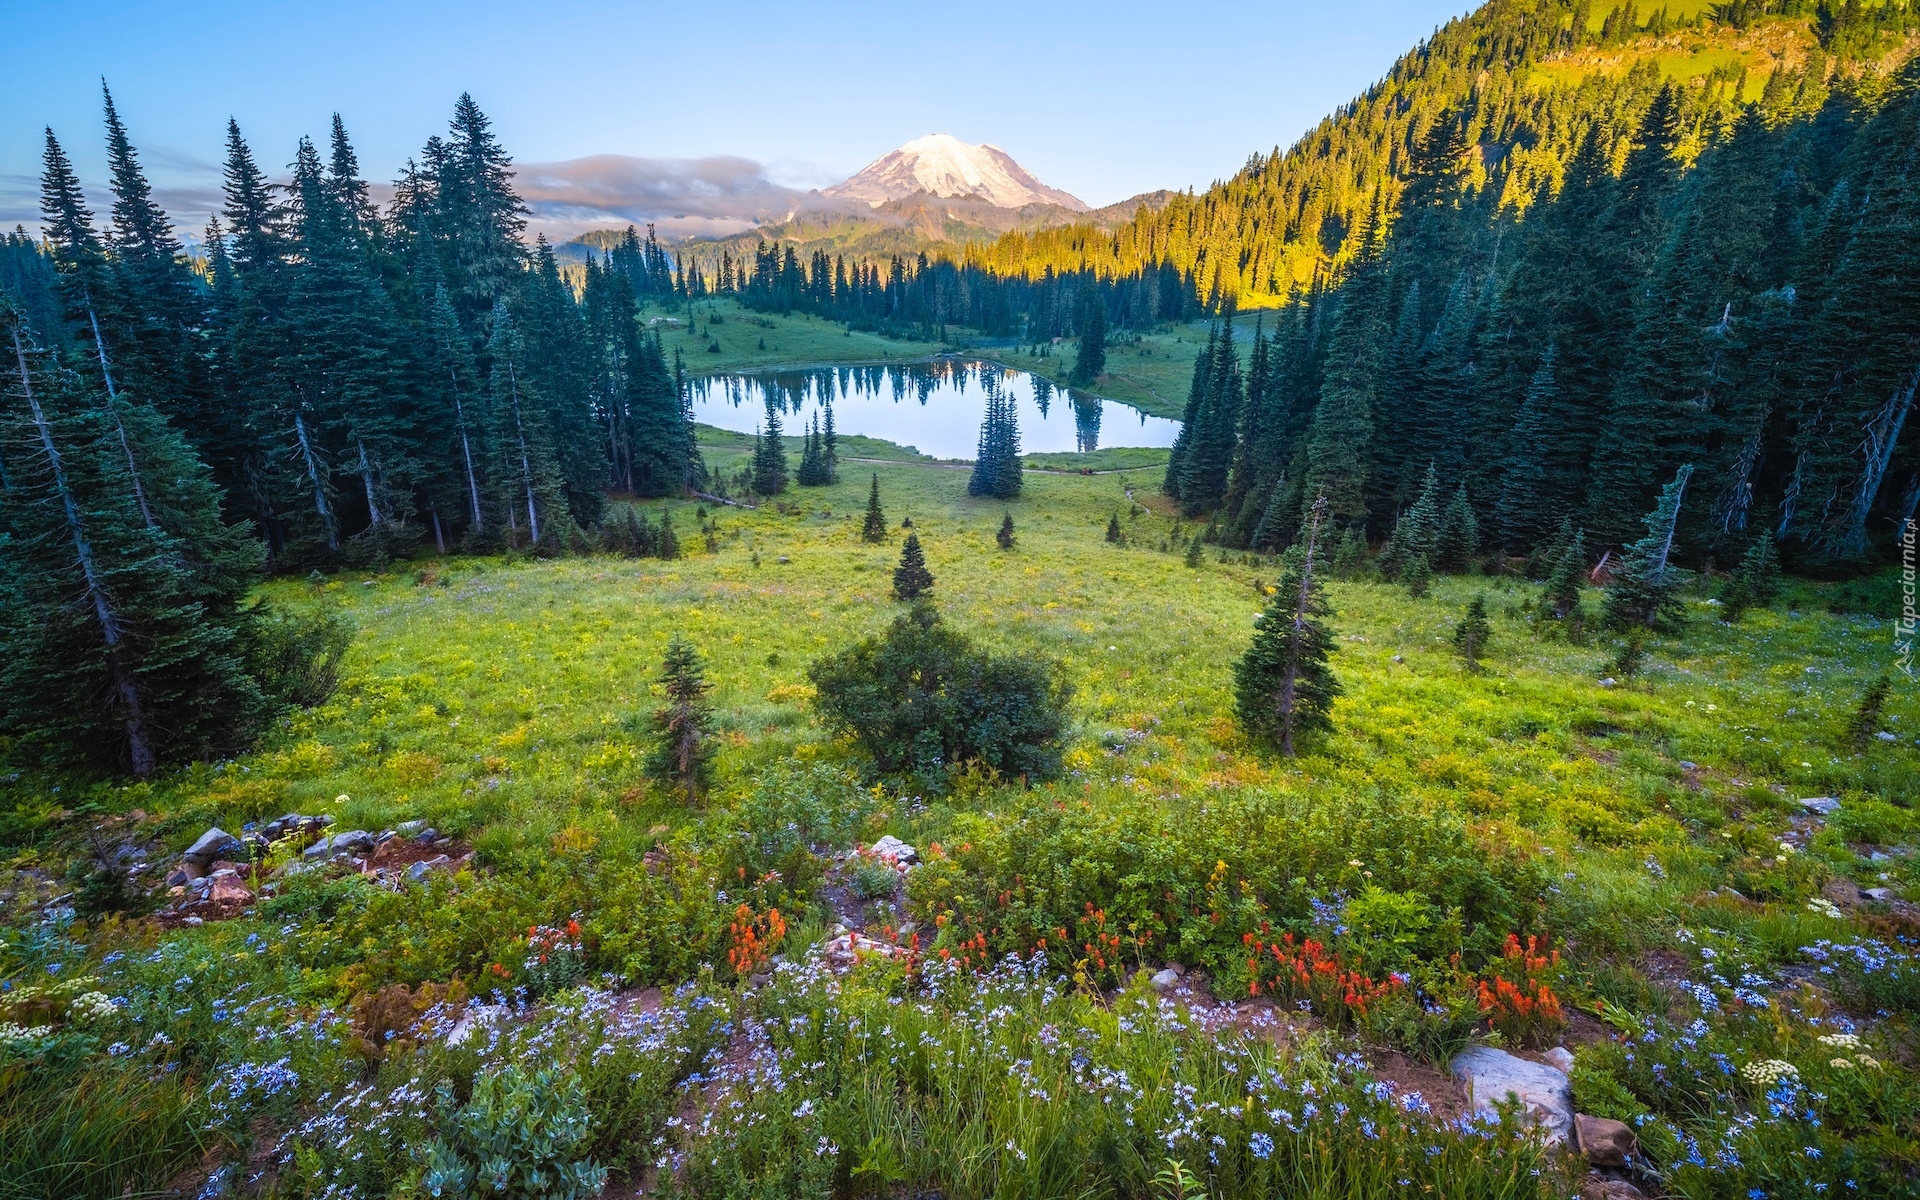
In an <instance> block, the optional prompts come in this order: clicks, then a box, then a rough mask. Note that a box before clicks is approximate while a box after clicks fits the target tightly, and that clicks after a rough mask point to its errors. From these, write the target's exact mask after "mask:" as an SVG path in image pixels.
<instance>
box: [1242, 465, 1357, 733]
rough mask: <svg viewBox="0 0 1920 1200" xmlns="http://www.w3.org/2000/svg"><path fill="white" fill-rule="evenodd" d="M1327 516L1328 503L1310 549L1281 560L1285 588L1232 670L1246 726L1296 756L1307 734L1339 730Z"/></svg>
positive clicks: (1317, 516) (1310, 533)
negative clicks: (1326, 586)
mask: <svg viewBox="0 0 1920 1200" xmlns="http://www.w3.org/2000/svg"><path fill="white" fill-rule="evenodd" d="M1326 510H1327V501H1326V499H1325V498H1324V497H1322V498H1321V499H1318V500H1316V501H1315V502H1314V505H1313V507H1312V509H1310V510H1309V514H1308V522H1307V529H1306V535H1307V536H1306V541H1305V544H1304V545H1302V546H1296V547H1295V548H1294V549H1293V550H1291V551H1289V552H1288V554H1287V556H1286V557H1285V558H1284V559H1283V560H1282V563H1283V568H1284V570H1283V573H1282V575H1281V577H1280V585H1279V587H1278V588H1276V589H1275V591H1274V594H1273V599H1272V600H1271V601H1270V602H1269V603H1268V605H1267V610H1266V611H1265V612H1264V613H1262V614H1261V615H1260V624H1259V626H1258V628H1256V629H1255V630H1254V634H1253V642H1252V644H1251V645H1249V646H1248V647H1247V652H1246V653H1245V654H1244V655H1242V656H1241V658H1240V661H1239V662H1238V663H1236V664H1234V668H1233V685H1234V715H1235V716H1236V717H1237V718H1238V720H1239V722H1240V727H1241V728H1242V729H1244V730H1245V731H1246V732H1247V734H1248V736H1250V737H1252V738H1254V739H1255V740H1257V741H1261V742H1265V743H1266V744H1268V745H1270V746H1273V747H1275V748H1276V749H1278V750H1279V751H1280V752H1281V753H1282V754H1285V755H1287V756H1289V757H1291V756H1292V755H1293V753H1294V742H1295V739H1296V738H1298V737H1299V736H1300V735H1302V734H1306V733H1311V732H1316V731H1323V730H1327V729H1330V728H1332V725H1333V722H1332V719H1331V717H1330V715H1329V712H1330V709H1331V708H1332V706H1333V699H1334V697H1335V696H1338V695H1339V694H1340V682H1339V680H1337V679H1335V678H1334V676H1333V672H1332V670H1331V669H1330V668H1329V667H1328V665H1327V659H1328V658H1329V657H1330V656H1331V655H1332V654H1333V650H1334V642H1333V634H1332V633H1331V632H1330V631H1329V630H1328V629H1327V627H1326V625H1325V623H1324V622H1323V620H1322V618H1324V617H1326V616H1328V615H1330V610H1329V609H1328V608H1327V604H1326V600H1325V599H1324V598H1323V596H1322V595H1321V592H1320V581H1319V579H1318V578H1317V572H1318V570H1319V566H1320V564H1319V561H1318V559H1317V558H1316V557H1315V552H1316V550H1317V543H1318V540H1319V534H1320V522H1321V520H1322V519H1323V518H1324V517H1325V515H1326Z"/></svg>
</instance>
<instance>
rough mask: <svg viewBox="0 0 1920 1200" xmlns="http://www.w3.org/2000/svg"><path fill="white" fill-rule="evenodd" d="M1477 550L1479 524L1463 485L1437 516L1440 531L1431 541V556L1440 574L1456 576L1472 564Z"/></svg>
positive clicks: (1478, 544)
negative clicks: (1443, 510)
mask: <svg viewBox="0 0 1920 1200" xmlns="http://www.w3.org/2000/svg"><path fill="white" fill-rule="evenodd" d="M1479 548H1480V522H1479V521H1478V520H1477V519H1475V517H1474V515H1473V505H1472V503H1471V502H1469V501H1468V499H1467V488H1466V485H1465V484H1462V485H1460V486H1459V487H1457V488H1455V489H1454V492H1453V499H1451V500H1449V501H1447V510H1446V512H1444V513H1442V514H1441V516H1440V528H1439V530H1438V531H1437V532H1436V533H1435V534H1434V538H1433V557H1434V561H1435V563H1436V564H1437V565H1438V566H1439V568H1440V569H1441V570H1442V571H1445V572H1448V573H1449V574H1458V573H1460V572H1462V571H1465V570H1466V569H1468V568H1469V567H1471V566H1472V565H1473V557H1474V555H1475V554H1476V553H1477V552H1478V551H1479Z"/></svg>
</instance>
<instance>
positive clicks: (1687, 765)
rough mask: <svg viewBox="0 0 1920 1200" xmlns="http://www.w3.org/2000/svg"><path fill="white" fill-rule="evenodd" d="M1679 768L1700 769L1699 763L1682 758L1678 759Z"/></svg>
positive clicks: (1684, 769) (1685, 769) (1686, 769)
mask: <svg viewBox="0 0 1920 1200" xmlns="http://www.w3.org/2000/svg"><path fill="white" fill-rule="evenodd" d="M1680 769H1681V770H1682V771H1698V770H1699V769H1700V764H1699V763H1691V762H1688V761H1687V760H1686V759H1684V758H1683V759H1681V760H1680Z"/></svg>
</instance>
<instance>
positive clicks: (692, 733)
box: [647, 634, 719, 804]
mask: <svg viewBox="0 0 1920 1200" xmlns="http://www.w3.org/2000/svg"><path fill="white" fill-rule="evenodd" d="M660 683H661V688H662V690H663V691H664V692H665V693H666V703H665V704H663V705H662V706H661V707H659V708H657V709H655V710H654V713H653V720H652V722H651V731H652V735H653V748H652V750H651V751H650V753H649V754H648V756H647V773H648V774H649V775H651V776H652V777H653V778H655V779H657V780H659V781H661V782H662V783H666V784H670V785H672V786H673V787H674V788H676V789H677V790H678V791H679V792H680V794H681V796H682V797H684V798H685V800H686V802H687V803H688V804H697V803H698V802H699V800H700V797H701V795H702V794H703V793H705V791H706V790H707V788H708V787H709V786H711V784H712V782H713V757H714V754H715V752H716V751H717V750H718V749H719V742H718V740H717V739H716V737H715V735H714V728H713V706H712V705H711V704H710V703H708V701H707V692H708V691H709V690H711V688H712V686H713V685H712V684H710V683H708V682H707V679H706V664H705V663H704V662H702V661H701V658H700V653H699V651H697V650H695V649H694V648H693V644H692V643H691V642H688V641H687V640H686V639H685V638H683V637H681V636H679V635H678V634H676V635H674V638H673V640H672V641H670V642H668V643H667V654H666V658H665V659H664V660H662V662H661V664H660Z"/></svg>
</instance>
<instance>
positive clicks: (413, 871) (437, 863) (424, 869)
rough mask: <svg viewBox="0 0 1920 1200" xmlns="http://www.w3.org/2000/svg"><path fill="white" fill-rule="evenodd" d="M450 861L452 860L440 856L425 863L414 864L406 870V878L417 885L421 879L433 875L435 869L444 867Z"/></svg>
mask: <svg viewBox="0 0 1920 1200" xmlns="http://www.w3.org/2000/svg"><path fill="white" fill-rule="evenodd" d="M452 861H453V860H452V859H450V858H448V857H447V856H446V855H444V854H442V855H438V856H437V857H434V858H429V859H427V860H426V861H425V862H417V863H414V864H413V865H412V866H410V867H408V868H407V878H408V879H411V880H413V881H414V882H415V883H419V882H420V881H421V880H422V879H425V878H426V877H427V876H429V875H431V874H433V872H434V870H435V869H436V868H440V867H445V866H446V865H447V864H448V863H450V862H452Z"/></svg>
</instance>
